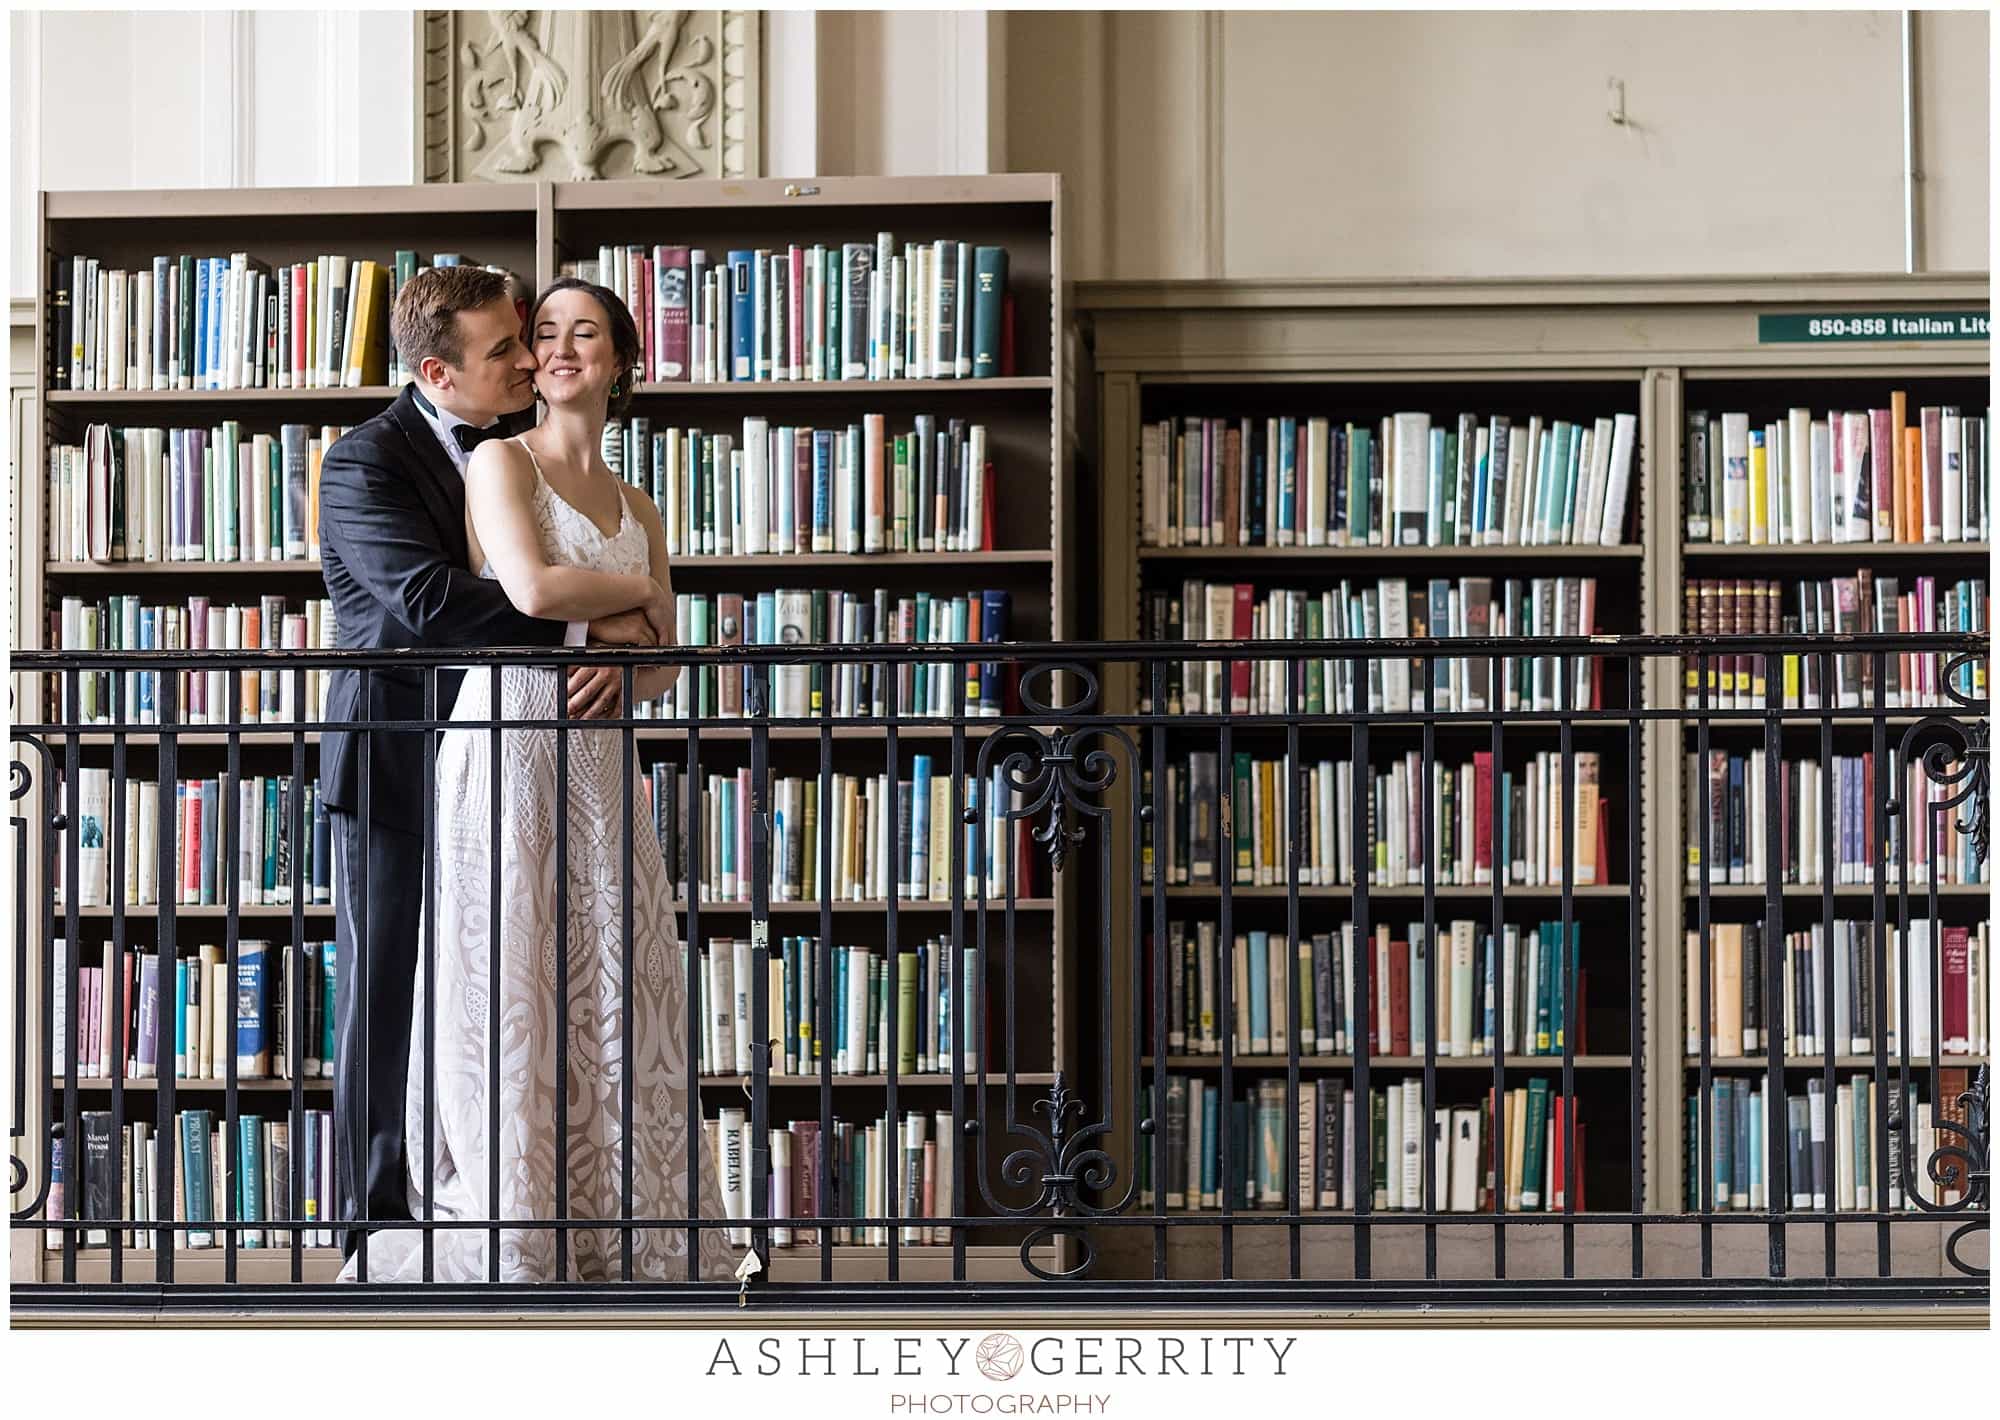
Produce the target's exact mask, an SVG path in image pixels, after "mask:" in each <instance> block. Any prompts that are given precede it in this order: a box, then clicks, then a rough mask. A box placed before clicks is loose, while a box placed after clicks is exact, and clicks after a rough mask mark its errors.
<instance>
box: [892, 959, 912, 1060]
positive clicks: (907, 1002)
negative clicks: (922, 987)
mask: <svg viewBox="0 0 2000 1420" xmlns="http://www.w3.org/2000/svg"><path fill="white" fill-rule="evenodd" d="M896 1068H897V1069H898V1070H900V1071H901V1072H903V1073H904V1074H906V1075H908V1074H913V1073H915V1071H916V1068H917V954H916V953H915V952H899V953H897V956H896Z"/></svg>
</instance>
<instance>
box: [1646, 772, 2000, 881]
mask: <svg viewBox="0 0 2000 1420" xmlns="http://www.w3.org/2000/svg"><path fill="white" fill-rule="evenodd" d="M1769 771H1770V763H1769V756H1768V754H1767V752H1766V751H1765V750H1763V749H1761V748H1759V749H1752V750H1748V751H1745V752H1743V753H1740V754H1739V753H1733V752H1731V751H1729V750H1726V749H1711V750H1710V751H1709V752H1708V763H1707V768H1706V772H1703V766H1702V763H1701V759H1700V756H1699V754H1698V753H1696V752H1691V753H1689V755H1688V757H1687V774H1686V782H1685V791H1684V801H1683V805H1682V807H1683V815H1684V816H1683V828H1682V842H1684V843H1685V844H1686V845H1687V881H1688V883H1689V884H1690V885H1693V884H1698V883H1699V882H1700V881H1701V876H1702V847H1703V844H1704V843H1705V844H1706V845H1707V848H1708V865H1707V872H1708V881H1709V883H1710V884H1711V885H1719V884H1728V883H1743V884H1757V883H1766V882H1769V881H1771V878H1772V875H1773V873H1774V872H1775V873H1776V874H1777V876H1778V880H1779V881H1780V882H1783V883H1788V884H1803V885H1808V886H1810V885H1817V884H1819V883H1821V882H1823V881H1825V880H1826V871H1827V868H1828V866H1829V865H1830V866H1831V869H1832V881H1833V882H1835V883H1838V884H1849V885H1862V884H1868V883H1872V882H1874V881H1875V858H1876V853H1877V850H1878V847H1879V849H1880V852H1881V855H1882V861H1883V863H1884V865H1885V871H1886V872H1887V874H1888V881H1889V883H1890V884H1891V885H1892V886H1893V885H1894V884H1895V883H1897V882H1898V881H1899V879H1900V877H1901V875H1902V874H1903V873H1904V871H1905V870H1906V869H1907V872H1908V875H1909V881H1910V887H1911V890H1912V891H1913V892H1921V891H1923V890H1924V889H1925V888H1926V887H1927V886H1928V885H1929V884H1930V882H1931V881H1932V880H1933V878H1935V880H1936V881H1937V882H1938V883H1940V884H1959V883H1984V882H1987V881H1990V879H1989V876H1988V874H1989V869H1988V867H1987V864H1986V861H1985V858H1984V855H1983V854H1982V853H1981V852H1980V847H1979V842H1978V836H1977V835H1976V834H1975V833H1974V832H1973V823H1972V819H1971V816H1970V815H1967V814H1965V813H1964V811H1963V809H1962V808H1960V807H1958V806H1957V795H1958V794H1959V793H1960V788H1961V786H1959V785H1958V784H1956V783H1949V782H1945V783H1941V782H1939V781H1938V780H1936V779H1934V778H1932V777H1931V775H1930V774H1929V773H1927V772H1925V771H1924V770H1923V769H1922V768H1921V766H1920V765H1914V764H1905V763H1903V760H1902V756H1901V754H1900V752H1899V751H1897V750H1894V749H1891V750H1890V751H1889V765H1888V772H1887V774H1886V775H1879V774H1878V772H1877V768H1876V761H1875V754H1874V751H1873V750H1864V751H1863V752H1862V753H1860V754H1836V755H1835V756H1834V757H1833V759H1832V761H1831V763H1830V765H1829V764H1822V763H1821V762H1820V761H1819V760H1818V759H1816V758H1803V757H1800V758H1792V757H1781V758H1780V759H1779V761H1778V764H1777V771H1778V772H1777V778H1778V788H1777V802H1776V803H1775V804H1774V803H1772V802H1771V801H1770V800H1771V793H1770V783H1769V780H1770V772H1769ZM1890 798H1894V799H1896V800H1897V801H1899V802H1900V803H1901V804H1902V805H1903V809H1902V811H1901V812H1899V813H1896V814H1890V815H1887V816H1886V817H1885V818H1884V819H1883V822H1884V824H1885V825H1886V829H1887V836H1886V838H1884V839H1883V840H1882V841H1881V842H1880V843H1879V845H1878V842H1877V833H1876V823H1877V819H1876V814H1877V810H1878V809H1879V808H1881V807H1882V806H1883V804H1884V803H1885V802H1886V801H1887V800H1888V799H1890ZM1829 801H1830V802H1831V805H1832V811H1833V835H1832V837H1831V839H1830V840H1829V839H1826V838H1825V837H1824V834H1823V824H1822V820H1823V817H1824V815H1825V813H1826V808H1827V805H1828V803H1829ZM1774 831H1775V833H1776V835H1777V840H1778V842H1777V858H1778V861H1777V862H1776V863H1775V864H1774V863H1773V862H1772V861H1771V842H1770V840H1771V835H1772V833H1773V832H1774Z"/></svg>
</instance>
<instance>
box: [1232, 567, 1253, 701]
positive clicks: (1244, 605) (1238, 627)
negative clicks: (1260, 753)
mask: <svg viewBox="0 0 2000 1420" xmlns="http://www.w3.org/2000/svg"><path fill="white" fill-rule="evenodd" d="M1254 610H1255V609H1254V607H1253V606H1252V604H1251V592H1250V584H1249V583H1248V582H1238V583H1237V584H1236V603H1235V608H1234V615H1233V617H1232V619H1231V622H1230V630H1229V634H1230V635H1231V636H1234V637H1235V638H1236V639H1237V640H1238V641H1248V640H1249V639H1250V624H1251V621H1252V613H1253V612H1254ZM1229 708H1230V710H1231V712H1232V713H1234V714H1238V715H1246V714H1248V713H1249V712H1250V662H1248V661H1247V660H1239V661H1236V662H1233V663H1232V664H1231V665H1230V667H1229Z"/></svg>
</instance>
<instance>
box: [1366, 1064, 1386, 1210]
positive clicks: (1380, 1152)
mask: <svg viewBox="0 0 2000 1420" xmlns="http://www.w3.org/2000/svg"><path fill="white" fill-rule="evenodd" d="M1368 1137H1369V1141H1370V1142H1369V1164H1370V1177H1371V1180H1372V1182H1373V1185H1374V1189H1375V1206H1376V1207H1377V1208H1387V1207H1388V1206H1389V1094H1388V1091H1386V1090H1370V1091H1369V1092H1368Z"/></svg>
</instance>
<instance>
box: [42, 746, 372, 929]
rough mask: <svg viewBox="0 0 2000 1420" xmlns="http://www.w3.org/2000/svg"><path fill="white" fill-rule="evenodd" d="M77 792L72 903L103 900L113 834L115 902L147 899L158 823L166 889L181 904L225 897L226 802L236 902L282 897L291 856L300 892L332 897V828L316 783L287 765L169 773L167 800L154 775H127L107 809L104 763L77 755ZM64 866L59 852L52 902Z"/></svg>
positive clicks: (66, 840)
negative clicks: (278, 770)
mask: <svg viewBox="0 0 2000 1420" xmlns="http://www.w3.org/2000/svg"><path fill="white" fill-rule="evenodd" d="M295 790H297V791H298V792H301V793H303V795H304V801H303V802H302V803H301V802H295V800H294V797H293V795H294V791H295ZM77 801H78V805H79V808H80V811H81V812H80V815H79V822H78V825H77V832H76V833H75V835H73V837H74V839H75V843H76V855H77V905H78V906H80V907H103V906H107V905H109V904H110V903H111V901H112V893H113V891H114V889H117V888H120V887H121V885H119V884H114V883H113V882H112V880H111V851H110V850H111V843H112V840H113V838H114V837H117V838H120V839H122V840H123V848H124V853H123V859H124V863H123V866H124V874H123V876H124V882H123V884H122V892H123V897H124V902H125V905H126V906H128V907H150V906H154V905H156V904H157V903H158V902H159V901H160V896H161V886H162V885H161V883H160V880H159V873H160V867H161V864H160V853H159V848H160V834H161V833H162V832H163V831H166V832H171V833H172V834H173V856H172V857H171V858H170V859H169V862H168V867H169V870H170V871H171V872H172V873H173V875H174V876H173V879H172V881H171V883H170V884H168V889H169V891H168V896H169V897H171V898H172V900H173V901H175V902H177V903H184V904H187V905H190V906H201V905H204V904H216V903H222V902H226V901H227V900H228V893H229V874H230V872H231V864H230V861H229V854H228V845H227V843H226V842H225V841H224V838H225V834H226V833H227V831H228V827H229V824H228V822H227V821H226V820H225V816H226V815H227V814H229V813H231V812H233V813H234V816H235V817H234V820H233V821H234V825H235V829H236V844H235V864H234V871H235V874H236V901H237V904H238V905H239V906H242V907H255V906H272V905H280V906H281V905H286V904H289V903H290V902H291V900H292V879H293V872H294V859H295V858H296V859H297V860H298V862H297V864H296V867H297V873H298V879H299V882H300V884H301V886H302V888H303V890H304V891H305V892H306V893H307V896H306V898H305V899H304V901H307V902H313V903H325V902H331V901H333V888H334V878H333V828H332V823H331V821H330V820H329V818H328V816H327V813H328V811H327V807H326V804H325V802H324V801H323V800H322V799H321V797H320V787H319V783H318V781H317V780H315V779H312V778H310V777H308V778H307V780H306V782H305V783H304V784H303V785H299V784H297V783H295V781H294V780H293V778H292V776H291V775H289V774H252V775H242V776H239V777H238V778H237V780H236V782H234V783H231V782H230V779H229V776H228V775H226V774H225V775H221V776H218V777H216V778H212V779H177V780H175V781H174V784H173V797H172V799H171V800H169V799H168V798H167V796H166V792H165V789H164V788H163V786H162V785H161V783H160V782H159V781H158V780H156V779H143V778H138V777H129V778H127V779H126V780H125V786H124V795H123V798H122V801H121V802H119V803H118V804H116V805H115V807H116V809H117V810H118V812H117V813H116V814H115V815H114V814H113V812H112V810H113V808H114V804H113V801H112V786H111V771H110V770H109V769H105V768H99V767H94V766H91V765H84V766H82V767H81V768H80V770H79V780H78V785H77ZM163 814H164V815H165V816H166V817H165V818H164V820H163V819H162V815H163ZM295 815H296V816H297V817H298V820H299V822H301V823H303V824H304V826H305V831H304V835H303V837H302V838H300V839H299V841H297V842H294V841H293V820H294V816H295ZM71 838H72V835H69V834H63V835H61V836H60V837H59V838H58V839H57V843H58V845H59V848H58V851H59V853H64V854H66V853H67V852H68V851H69V844H70V841H71ZM67 867H68V865H67V863H66V862H63V861H59V862H58V865H57V873H56V901H57V902H58V903H59V904H60V903H62V901H63V892H64V890H65V887H66V884H67V882H68V879H67V876H66V872H67Z"/></svg>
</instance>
